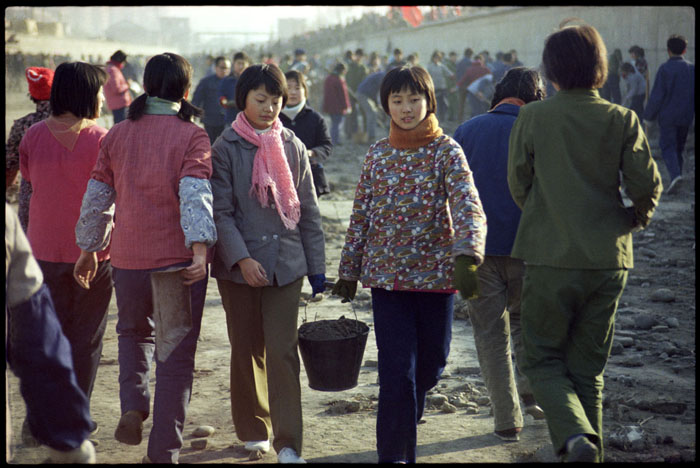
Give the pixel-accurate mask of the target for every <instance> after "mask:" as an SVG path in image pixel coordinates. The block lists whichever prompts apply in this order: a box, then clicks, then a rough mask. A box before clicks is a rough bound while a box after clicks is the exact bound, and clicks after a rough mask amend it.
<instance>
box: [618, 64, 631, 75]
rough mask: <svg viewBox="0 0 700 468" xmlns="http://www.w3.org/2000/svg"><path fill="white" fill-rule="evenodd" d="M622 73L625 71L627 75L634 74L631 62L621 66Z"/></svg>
mask: <svg viewBox="0 0 700 468" xmlns="http://www.w3.org/2000/svg"><path fill="white" fill-rule="evenodd" d="M620 71H623V72H626V73H634V65H632V64H631V63H629V62H625V63H623V64H622V65H620Z"/></svg>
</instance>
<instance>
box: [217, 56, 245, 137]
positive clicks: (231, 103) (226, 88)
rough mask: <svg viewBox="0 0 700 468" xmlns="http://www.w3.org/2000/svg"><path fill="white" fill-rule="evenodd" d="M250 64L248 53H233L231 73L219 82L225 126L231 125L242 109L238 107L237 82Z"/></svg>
mask: <svg viewBox="0 0 700 468" xmlns="http://www.w3.org/2000/svg"><path fill="white" fill-rule="evenodd" d="M248 66H250V57H248V54H246V53H245V52H236V53H235V54H234V55H233V68H232V69H231V74H230V75H229V76H227V77H225V78H224V79H223V80H221V82H220V83H219V102H220V104H221V106H222V107H223V108H224V128H225V127H228V126H229V125H231V123H232V122H233V121H234V120H235V119H236V116H237V115H238V113H239V112H240V111H241V110H240V109H239V108H238V107H236V82H237V81H238V78H239V77H240V76H241V74H242V73H243V71H244V70H245V69H246V68H248Z"/></svg>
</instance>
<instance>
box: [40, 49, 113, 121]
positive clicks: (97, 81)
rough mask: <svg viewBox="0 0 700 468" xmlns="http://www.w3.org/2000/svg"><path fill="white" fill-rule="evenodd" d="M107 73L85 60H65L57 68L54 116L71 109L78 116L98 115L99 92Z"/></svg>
mask: <svg viewBox="0 0 700 468" xmlns="http://www.w3.org/2000/svg"><path fill="white" fill-rule="evenodd" d="M107 78H109V75H107V72H106V71H104V70H103V69H102V68H101V67H98V66H96V65H91V64H89V63H85V62H64V63H62V64H60V65H59V66H58V67H57V68H56V72H55V73H54V76H53V84H52V85H51V97H50V98H49V103H50V106H51V113H52V114H53V115H62V114H65V113H66V112H70V113H71V114H73V115H75V116H76V117H80V118H85V119H94V118H95V117H97V115H98V112H99V108H98V103H99V101H98V97H97V96H98V94H99V92H100V88H102V86H104V84H105V83H106V82H107Z"/></svg>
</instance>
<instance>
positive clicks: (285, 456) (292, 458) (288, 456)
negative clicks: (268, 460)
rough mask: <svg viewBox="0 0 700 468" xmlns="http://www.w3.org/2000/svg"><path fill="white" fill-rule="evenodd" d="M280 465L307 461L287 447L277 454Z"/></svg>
mask: <svg viewBox="0 0 700 468" xmlns="http://www.w3.org/2000/svg"><path fill="white" fill-rule="evenodd" d="M277 462H278V463H306V460H304V459H303V458H301V457H300V456H299V455H297V452H296V451H295V450H294V449H293V448H290V447H285V448H283V449H282V450H280V453H278V454H277Z"/></svg>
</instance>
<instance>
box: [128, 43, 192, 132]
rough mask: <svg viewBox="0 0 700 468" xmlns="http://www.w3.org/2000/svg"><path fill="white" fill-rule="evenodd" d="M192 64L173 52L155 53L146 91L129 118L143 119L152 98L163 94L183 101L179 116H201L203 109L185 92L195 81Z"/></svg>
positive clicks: (147, 70)
mask: <svg viewBox="0 0 700 468" xmlns="http://www.w3.org/2000/svg"><path fill="white" fill-rule="evenodd" d="M192 73H193V70H192V65H191V64H190V62H188V61H187V59H185V58H184V57H182V56H180V55H178V54H174V53H172V52H164V53H162V54H158V55H154V56H153V57H151V58H150V59H149V60H148V62H146V68H145V69H144V72H143V90H144V91H145V92H144V94H142V95H141V96H139V97H138V98H136V99H135V100H134V101H133V102H132V103H131V105H130V106H129V111H128V113H127V118H128V119H129V120H138V119H140V118H141V117H142V116H143V115H144V113H145V109H146V101H147V99H148V97H149V96H150V97H159V98H161V99H166V100H168V101H173V102H179V103H180V110H179V111H178V113H177V116H178V118H180V119H181V120H184V121H186V122H191V121H192V117H201V116H202V113H203V112H202V109H200V108H198V107H195V106H194V105H192V104H190V102H189V101H188V100H187V99H185V93H187V90H188V89H190V86H191V84H192Z"/></svg>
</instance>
